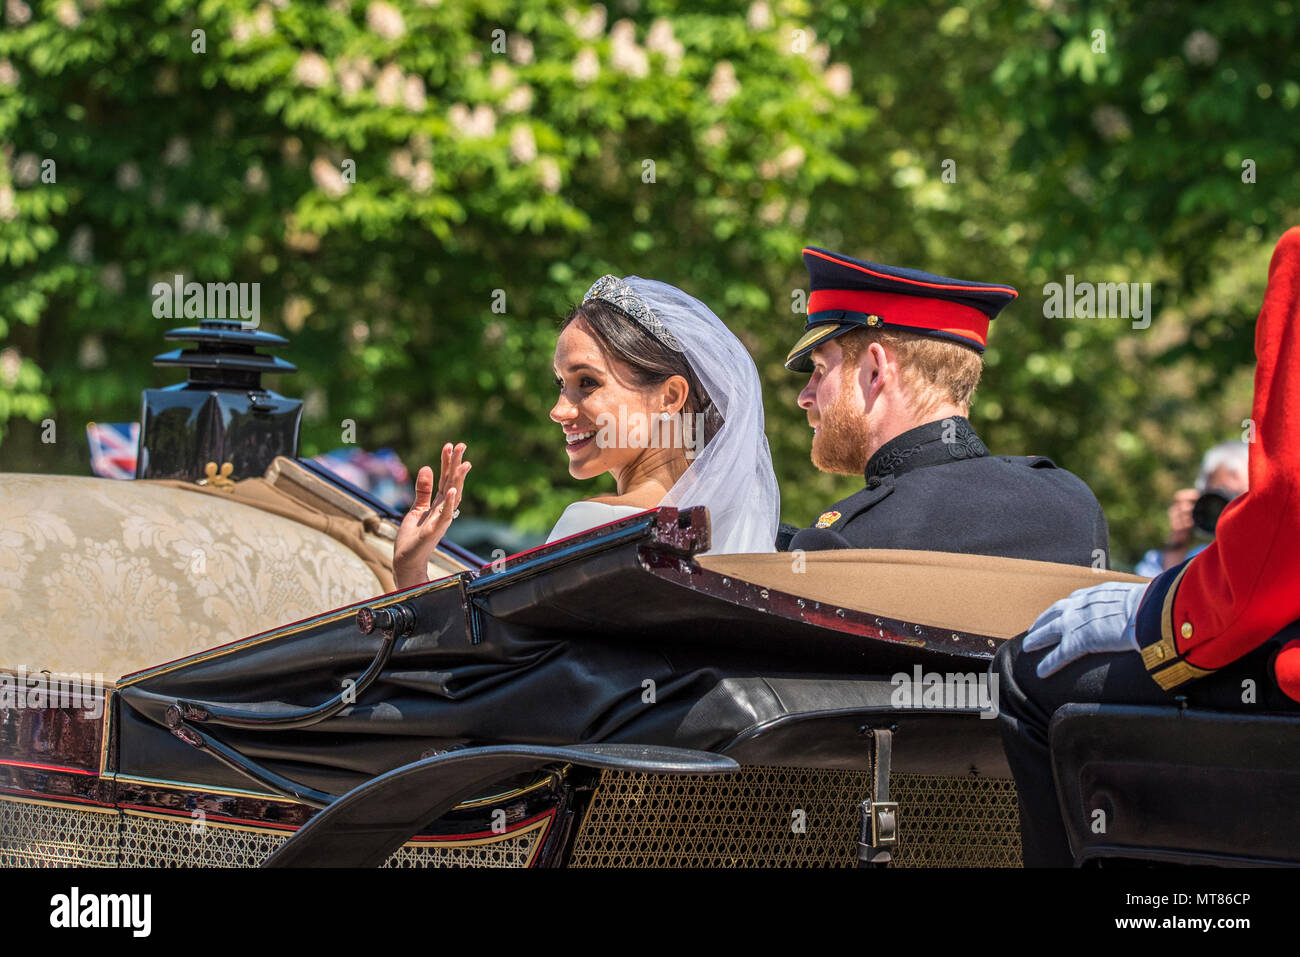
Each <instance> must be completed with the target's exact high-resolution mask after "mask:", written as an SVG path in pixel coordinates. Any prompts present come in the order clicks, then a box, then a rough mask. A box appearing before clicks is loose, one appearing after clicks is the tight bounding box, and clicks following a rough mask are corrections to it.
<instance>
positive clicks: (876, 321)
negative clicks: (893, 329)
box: [867, 316, 885, 326]
mask: <svg viewBox="0 0 1300 957" xmlns="http://www.w3.org/2000/svg"><path fill="white" fill-rule="evenodd" d="M884 321H885V320H883V319H881V318H880V317H879V316H867V325H869V326H878V325H880V324H881V323H882V322H884Z"/></svg>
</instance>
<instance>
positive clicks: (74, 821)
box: [0, 797, 120, 867]
mask: <svg viewBox="0 0 1300 957" xmlns="http://www.w3.org/2000/svg"><path fill="white" fill-rule="evenodd" d="M119 816H120V813H119V812H118V811H117V810H115V809H113V808H92V807H78V806H75V805H68V804H58V803H55V802H52V801H29V800H23V799H21V798H8V797H7V798H3V799H0V867H116V866H117V833H118V818H119Z"/></svg>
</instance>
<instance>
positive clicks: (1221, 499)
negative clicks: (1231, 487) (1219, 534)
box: [1192, 488, 1237, 535]
mask: <svg viewBox="0 0 1300 957" xmlns="http://www.w3.org/2000/svg"><path fill="white" fill-rule="evenodd" d="M1236 497H1237V493H1235V492H1229V491H1228V490H1227V489H1223V488H1211V489H1206V490H1205V492H1203V493H1202V494H1201V497H1200V498H1198V499H1197V500H1196V504H1195V505H1193V506H1192V524H1193V525H1195V526H1196V527H1197V528H1199V529H1200V530H1201V531H1203V532H1205V533H1206V534H1207V535H1213V534H1214V529H1215V526H1217V525H1218V524H1219V516H1220V515H1221V514H1223V510H1224V509H1225V508H1226V507H1227V505H1228V503H1229V502H1231V501H1232V500H1233V499H1234V498H1236Z"/></svg>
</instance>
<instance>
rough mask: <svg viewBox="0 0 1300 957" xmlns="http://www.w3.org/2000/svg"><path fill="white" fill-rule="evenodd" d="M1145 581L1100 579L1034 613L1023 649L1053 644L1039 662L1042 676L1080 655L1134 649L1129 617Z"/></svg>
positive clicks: (1133, 615)
mask: <svg viewBox="0 0 1300 957" xmlns="http://www.w3.org/2000/svg"><path fill="white" fill-rule="evenodd" d="M1146 590H1147V586H1146V584H1145V583H1141V582H1103V583H1102V584H1100V585H1090V586H1089V587H1087V588H1080V589H1079V590H1078V591H1075V592H1072V593H1071V594H1070V596H1069V597H1068V598H1062V599H1061V600H1060V601H1058V602H1057V603H1056V604H1054V605H1053V606H1052V607H1051V608H1049V609H1047V611H1045V612H1043V613H1042V614H1041V615H1039V616H1038V620H1037V621H1035V622H1034V624H1033V625H1032V627H1030V629H1029V633H1028V634H1027V635H1026V636H1025V643H1024V649H1025V651H1039V650H1041V649H1043V648H1051V647H1052V646H1053V645H1055V646H1056V650H1055V651H1053V652H1052V653H1051V654H1050V655H1046V656H1045V657H1044V658H1043V660H1042V661H1040V662H1039V663H1038V677H1040V678H1046V677H1047V676H1048V675H1050V674H1054V673H1056V672H1058V671H1060V670H1061V669H1062V668H1064V667H1065V666H1066V665H1068V664H1069V663H1070V662H1072V661H1077V660H1078V659H1080V658H1082V657H1083V656H1084V655H1096V654H1110V653H1113V652H1118V651H1137V650H1138V643H1137V636H1136V634H1135V633H1134V621H1135V619H1136V616H1137V610H1138V605H1140V604H1141V603H1142V595H1143V594H1144V593H1145V592H1146Z"/></svg>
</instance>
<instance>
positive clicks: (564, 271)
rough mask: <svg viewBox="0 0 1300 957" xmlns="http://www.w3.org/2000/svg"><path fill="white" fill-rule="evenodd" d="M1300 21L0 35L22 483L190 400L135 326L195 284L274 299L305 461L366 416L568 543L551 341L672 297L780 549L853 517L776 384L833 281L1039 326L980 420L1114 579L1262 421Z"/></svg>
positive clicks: (789, 393) (156, 325) (981, 402)
mask: <svg viewBox="0 0 1300 957" xmlns="http://www.w3.org/2000/svg"><path fill="white" fill-rule="evenodd" d="M1298 21H1300V17H1298V16H1297V11H1296V9H1295V5H1294V4H1292V3H1289V2H1276V3H1268V2H1265V3H1250V4H1226V5H1225V4H1214V3H1190V2H1158V0H1157V2H1117V3H1110V4H1093V3H1085V2H1063V0H1037V2H1033V3H1028V4H1024V3H994V2H983V0H975V2H971V3H966V4H964V5H961V6H952V5H950V4H947V3H935V2H926V0H920V2H918V0H906V2H858V0H855V2H851V3H849V2H845V3H817V4H814V3H806V2H801V0H790V2H781V0H768V2H762V0H760V2H756V3H730V2H704V3H701V2H696V3H693V4H678V3H675V2H666V0H665V2H654V0H628V2H622V3H620V2H613V3H610V4H608V5H606V6H600V5H591V6H585V5H576V6H575V5H571V4H564V3H557V2H550V0H509V2H504V0H502V2H496V0H440V2H439V0H427V2H417V0H387V2H383V0H376V2H370V3H366V2H364V0H358V2H348V0H320V2H312V3H290V2H286V0H280V2H277V0H264V2H250V0H207V2H198V3H180V2H172V0H128V2H112V0H57V2H38V0H4V25H3V30H2V31H0V148H2V149H3V162H2V163H0V468H3V469H5V470H17V471H39V472H65V473H66V472H71V473H86V472H88V470H89V469H88V464H87V463H88V455H87V451H86V442H85V432H84V425H85V423H86V422H88V421H91V420H97V421H129V420H132V419H135V418H136V417H137V416H138V414H139V406H140V392H141V390H142V389H144V388H150V387H158V386H162V385H166V384H170V383H172V382H174V381H176V380H177V376H176V375H175V373H168V372H166V371H164V370H161V369H154V368H153V367H152V366H151V365H150V358H151V357H152V356H153V355H155V354H156V353H159V352H162V351H163V350H164V348H165V344H164V342H163V338H162V335H163V332H164V331H165V330H166V329H168V328H171V327H173V326H177V325H183V324H185V323H183V322H177V321H174V320H166V319H156V318H154V316H153V312H152V296H151V292H150V290H151V287H152V285H153V283H154V282H155V281H158V280H159V279H170V277H171V276H172V275H173V274H175V273H181V274H184V275H185V276H186V278H187V279H189V280H196V281H200V282H217V281H240V282H259V283H261V307H262V322H261V328H263V329H266V330H268V331H272V332H278V333H282V334H284V335H286V336H288V337H289V338H290V339H291V345H290V346H289V347H287V348H286V349H284V350H282V352H281V354H282V355H283V356H284V357H285V358H287V359H289V360H290V361H292V362H294V363H296V364H297V365H298V366H299V369H300V372H299V373H298V374H296V375H294V376H286V377H281V378H280V379H279V380H274V379H272V380H269V381H268V383H267V384H268V385H270V386H271V387H272V388H275V389H277V390H278V391H280V392H282V393H284V394H286V395H291V396H301V397H304V398H305V400H306V418H305V422H304V432H303V441H302V452H303V454H307V455H311V454H315V453H317V452H322V451H325V450H328V449H332V448H335V447H338V446H339V445H341V444H343V441H342V436H343V430H344V428H345V424H346V422H347V421H348V420H351V421H353V422H355V423H356V439H355V441H356V444H358V445H360V446H363V447H365V448H368V449H377V448H379V447H382V446H391V447H393V448H394V449H396V450H397V451H398V452H399V453H400V454H401V455H402V456H403V458H404V459H405V461H406V462H407V464H408V465H410V466H411V467H412V468H414V467H417V466H418V465H419V464H421V463H423V462H432V461H435V460H436V455H437V450H438V448H439V447H440V446H441V443H443V442H444V441H448V440H463V441H466V442H468V443H469V448H470V455H469V457H470V458H471V459H472V460H473V462H474V471H473V473H472V474H471V477H470V480H469V483H468V486H467V489H466V497H467V500H468V503H469V508H471V509H473V510H474V511H475V514H478V515H481V516H485V517H492V518H497V519H503V520H507V521H511V522H513V523H515V525H516V526H517V527H518V528H520V529H523V530H533V531H536V530H544V529H546V528H547V527H549V525H550V524H551V523H552V522H553V521H554V519H555V518H556V517H557V515H558V513H559V512H560V510H561V509H562V508H563V506H564V505H565V504H567V503H568V502H570V501H572V500H574V498H576V497H582V496H588V495H593V494H596V493H598V492H600V491H605V490H607V489H608V488H609V485H608V484H605V483H606V482H607V481H608V480H607V479H606V480H602V482H592V483H585V484H583V483H576V482H574V481H572V480H571V479H570V478H569V477H568V474H567V471H566V457H565V453H564V450H563V447H562V444H561V440H560V435H559V431H558V429H557V428H556V427H555V426H554V424H553V423H551V422H550V421H549V419H548V418H547V411H548V410H549V409H550V407H551V404H552V402H553V392H554V389H553V384H552V377H551V373H550V361H551V353H552V349H553V346H554V340H555V334H556V329H557V326H558V323H559V321H560V319H561V318H562V317H563V316H564V315H565V314H566V312H567V311H568V309H569V308H570V307H571V306H572V305H573V304H574V303H575V302H577V301H578V300H579V299H580V298H581V295H582V293H583V291H584V290H585V289H586V287H587V285H588V284H589V283H590V282H591V281H592V280H593V279H595V278H596V277H598V276H600V275H601V274H603V273H606V272H613V273H617V274H620V275H623V274H637V275H641V276H649V277H654V278H658V279H663V280H665V281H668V282H672V283H674V284H676V285H679V286H681V287H682V288H684V289H686V290H687V291H689V292H691V293H692V294H694V295H696V296H698V297H700V298H701V299H703V300H704V301H705V302H707V303H708V304H709V305H711V306H712V307H713V308H714V310H715V311H716V312H718V314H719V315H721V316H722V317H723V318H724V320H725V321H726V322H727V323H728V324H729V325H730V326H731V328H732V329H733V330H735V331H736V333H737V334H738V335H740V336H741V337H742V339H743V340H744V341H745V342H746V344H747V345H748V346H749V347H750V349H751V350H752V352H753V355H754V356H755V359H756V361H757V363H758V366H759V370H760V374H761V375H762V377H763V381H764V387H765V391H766V401H767V422H768V434H769V437H770V441H771V445H772V451H773V456H774V459H775V462H776V468H777V474H778V477H779V478H780V481H781V489H782V502H783V518H784V519H785V520H786V521H790V522H793V523H796V524H801V525H802V524H808V523H810V522H811V521H812V520H813V519H814V518H815V517H816V515H817V514H818V513H819V512H820V511H822V510H823V509H824V508H825V507H826V506H827V505H828V504H829V503H830V502H832V501H833V500H835V499H836V498H839V497H841V496H843V495H846V494H848V493H849V492H851V491H852V490H853V489H854V487H855V485H860V480H859V481H858V482H856V483H855V481H854V480H853V479H851V478H842V477H840V478H837V477H832V476H826V475H822V474H820V473H818V472H817V471H816V470H814V469H813V467H812V465H811V464H810V462H809V459H808V445H809V440H810V436H809V431H808V428H807V425H806V421H805V418H804V415H803V413H802V412H801V411H800V410H799V409H798V408H797V407H796V405H795V396H796V395H797V394H798V391H799V389H800V387H801V386H802V384H803V381H804V380H803V378H802V377H799V376H795V375H792V374H789V373H787V372H786V371H785V370H784V369H783V367H782V365H781V360H782V359H783V357H784V355H785V352H786V350H787V349H788V347H789V345H790V344H791V343H792V342H793V340H794V339H795V338H796V336H797V334H798V331H799V330H800V328H801V317H800V316H799V315H798V314H797V313H796V311H795V308H796V306H797V301H798V300H797V297H796V295H795V291H796V290H800V289H802V288H805V287H806V283H807V275H806V273H805V272H804V271H803V268H802V264H801V261H800V257H799V250H800V248H801V247H802V246H803V245H805V244H814V245H822V246H828V247H831V248H834V249H838V250H841V251H843V252H846V253H849V254H852V255H856V256H861V257H864V258H867V259H872V260H876V261H881V262H886V263H891V264H897V265H907V266H914V267H918V268H924V269H928V270H931V271H934V272H939V273H944V274H948V275H954V276H959V277H963V278H970V279H979V280H986V281H995V282H1007V283H1011V284H1012V285H1014V286H1016V287H1017V288H1019V289H1020V291H1021V297H1020V299H1019V300H1018V301H1017V302H1015V303H1014V304H1013V305H1012V306H1011V307H1009V308H1008V309H1007V310H1006V311H1005V312H1004V313H1003V314H1002V316H1000V317H999V318H998V319H997V320H996V321H995V322H994V324H993V327H992V331H991V345H990V348H989V350H988V352H987V353H986V371H985V375H984V380H983V382H982V384H981V386H980V390H979V393H978V394H977V396H976V400H975V406H974V409H973V411H972V419H973V420H974V423H975V425H976V428H977V429H978V430H979V431H980V432H981V434H982V435H983V437H984V439H985V441H986V442H987V443H988V444H989V446H990V447H991V448H992V449H993V450H994V451H995V452H999V453H1006V454H1029V453H1036V454H1044V455H1049V456H1052V457H1053V458H1054V459H1055V460H1056V461H1057V462H1058V464H1061V465H1063V466H1065V467H1067V468H1069V469H1071V470H1073V471H1074V472H1076V473H1077V474H1078V475H1080V476H1081V477H1082V478H1084V479H1085V480H1086V481H1087V482H1089V483H1090V484H1091V485H1092V487H1093V488H1094V490H1095V491H1096V493H1097V495H1098V497H1099V498H1100V500H1101V501H1102V504H1103V505H1104V506H1105V508H1106V513H1107V516H1108V518H1109V520H1110V526H1111V535H1112V543H1113V548H1114V553H1115V554H1114V559H1115V563H1116V564H1117V565H1120V566H1124V565H1126V564H1127V563H1130V562H1132V561H1133V560H1135V559H1136V558H1137V556H1138V555H1139V554H1140V552H1141V551H1142V550H1143V549H1144V548H1146V547H1149V546H1153V545H1156V544H1158V543H1159V542H1160V541H1162V540H1163V538H1164V534H1165V509H1166V507H1167V505H1168V500H1169V497H1170V495H1171V494H1172V492H1173V491H1174V490H1175V489H1176V488H1180V487H1183V486H1186V485H1189V484H1190V483H1191V481H1192V479H1193V478H1194V476H1195V472H1196V465H1197V462H1198V459H1199V456H1200V453H1201V451H1202V450H1203V449H1204V448H1205V447H1207V446H1208V445H1210V444H1212V443H1214V442H1216V441H1219V440H1221V439H1225V438H1233V437H1237V436H1239V435H1240V434H1241V431H1242V424H1241V423H1242V419H1244V418H1245V417H1246V416H1247V415H1248V414H1249V405H1250V395H1251V369H1252V365H1253V356H1252V348H1253V328H1254V317H1255V314H1256V312H1257V310H1258V308H1259V303H1260V300H1261V296H1262V292H1263V289H1264V283H1265V279H1266V271H1267V262H1268V256H1269V253H1270V252H1271V248H1272V244H1273V243H1274V242H1275V241H1276V239H1277V237H1278V236H1279V235H1280V234H1281V233H1282V231H1283V230H1284V229H1285V228H1286V227H1287V226H1289V225H1291V224H1293V223H1295V222H1296V221H1297V215H1296V212H1297V206H1300V163H1297V156H1296V151H1297V145H1298V144H1300V122H1297V120H1300V45H1298V44H1296V43H1295V38H1296V32H1297V22H1298ZM49 161H52V162H49ZM651 164H652V165H651ZM353 170H354V171H355V175H353V172H352V171H353ZM945 171H946V172H947V175H945ZM651 174H653V175H651ZM353 179H354V180H355V181H352V180H353ZM1067 274H1072V275H1074V276H1075V278H1076V281H1089V282H1094V283H1100V282H1107V281H1119V282H1150V283H1151V284H1152V289H1153V296H1154V305H1153V310H1152V319H1153V321H1152V323H1151V326H1150V328H1148V329H1145V330H1135V329H1133V328H1132V326H1131V324H1130V323H1129V322H1128V321H1126V320H1124V319H1116V318H1109V319H1048V318H1045V317H1044V310H1043V301H1044V298H1045V297H1044V295H1043V286H1044V284H1046V283H1049V282H1062V283H1063V282H1064V281H1065V277H1066V275H1067ZM496 290H502V291H503V293H504V300H503V299H502V294H501V293H496V292H495V291H496ZM503 302H504V305H502V303H503ZM494 304H496V305H497V311H494V309H493V306H494ZM502 309H503V310H504V311H501V310H502ZM46 419H53V420H54V421H55V423H56V425H57V428H58V441H56V442H54V443H43V442H42V441H41V432H42V427H41V423H42V421H44V420H46Z"/></svg>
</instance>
